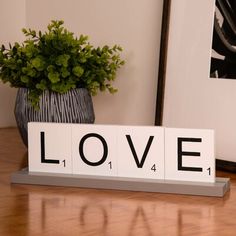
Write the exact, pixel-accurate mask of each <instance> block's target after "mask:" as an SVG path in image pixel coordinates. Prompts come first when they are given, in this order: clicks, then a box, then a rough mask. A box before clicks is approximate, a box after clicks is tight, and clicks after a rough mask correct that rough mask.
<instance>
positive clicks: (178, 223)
mask: <svg viewBox="0 0 236 236" xmlns="http://www.w3.org/2000/svg"><path fill="white" fill-rule="evenodd" d="M26 152H27V150H26V148H25V147H24V146H23V144H22V142H21V140H20V137H19V135H18V131H17V130H16V129H14V128H12V129H0V235H1V236H5V235H11V236H14V235H16V236H21V235H22V236H25V235H30V236H37V235H44V236H47V235H53V236H54V235H55V236H61V235H69V236H73V235H96V236H99V235H104V236H105V235H106V236H113V235H114V236H116V235H121V236H126V235H127V236H128V235H129V236H131V235H135V236H138V235H142V236H144V235H163V236H168V235H170V236H174V235H186V236H191V235H198V236H199V235H208V236H210V235H212V236H217V235H219V236H228V235H234V236H235V235H236V175H234V174H229V173H224V172H217V176H224V177H230V178H231V190H230V192H228V193H227V194H226V195H225V197H224V198H215V197H199V196H185V195H171V194H158V193H144V192H129V191H111V190H92V189H80V188H64V187H48V186H33V185H13V184H11V183H10V174H11V173H12V172H15V171H17V170H19V169H21V168H22V167H24V166H26V165H27V153H26Z"/></svg>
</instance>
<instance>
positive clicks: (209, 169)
mask: <svg viewBox="0 0 236 236" xmlns="http://www.w3.org/2000/svg"><path fill="white" fill-rule="evenodd" d="M207 170H208V171H209V175H211V168H210V167H209V168H208V169H207Z"/></svg>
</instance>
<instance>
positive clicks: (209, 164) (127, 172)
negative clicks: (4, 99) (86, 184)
mask: <svg viewBox="0 0 236 236" xmlns="http://www.w3.org/2000/svg"><path fill="white" fill-rule="evenodd" d="M28 137H29V171H30V172H48V173H65V174H73V175H97V176H116V177H131V178H149V179H160V180H164V179H167V180H181V181H198V182H215V155H214V131H213V130H197V129H175V128H164V127H156V126H153V127H143V126H118V125H117V126H115V125H94V124H58V123H37V122H31V123H29V124H28Z"/></svg>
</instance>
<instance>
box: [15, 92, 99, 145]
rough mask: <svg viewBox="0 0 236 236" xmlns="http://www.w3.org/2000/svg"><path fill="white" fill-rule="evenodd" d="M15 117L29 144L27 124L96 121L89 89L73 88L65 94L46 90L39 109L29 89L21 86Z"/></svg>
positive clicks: (25, 140) (25, 141)
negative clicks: (33, 101)
mask: <svg viewBox="0 0 236 236" xmlns="http://www.w3.org/2000/svg"><path fill="white" fill-rule="evenodd" d="M15 118H16V123H17V126H18V128H19V131H20V135H21V137H22V140H23V142H24V144H25V145H26V146H28V131H27V124H28V122H31V121H36V122H56V123H94V120H95V116H94V110H93V103H92V98H91V96H90V94H89V92H88V90H87V89H84V88H79V89H71V90H70V91H68V92H67V93H65V94H59V93H54V92H50V91H44V92H43V94H42V95H41V97H40V102H39V110H35V109H34V108H33V107H32V106H31V104H30V103H29V101H28V89H26V88H19V89H18V92H17V96H16V104H15Z"/></svg>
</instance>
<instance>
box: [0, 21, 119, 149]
mask: <svg viewBox="0 0 236 236" xmlns="http://www.w3.org/2000/svg"><path fill="white" fill-rule="evenodd" d="M63 24H64V22H63V21H51V23H50V24H49V25H48V30H47V31H46V32H44V33H42V32H41V31H38V32H36V31H35V30H31V29H23V30H22V31H23V33H24V35H25V36H26V40H25V41H24V42H23V43H22V44H20V43H17V42H16V43H15V44H14V45H13V46H11V45H10V44H9V48H6V47H5V46H4V45H2V47H1V49H0V79H1V80H2V81H3V82H4V83H6V82H8V83H10V85H11V86H12V87H16V88H19V89H18V93H17V97H16V105H15V117H16V121H17V125H18V128H19V130H20V134H21V136H22V139H23V142H24V143H25V145H27V142H28V141H27V123H28V122H30V121H41V122H64V123H93V122H94V111H93V105H92V100H91V96H90V95H96V94H97V92H98V91H99V90H100V91H105V90H108V91H109V92H110V93H114V92H116V89H115V88H113V86H112V85H111V82H112V81H113V80H114V79H115V78H116V72H117V69H118V68H120V67H121V66H122V65H123V64H124V61H123V60H121V58H120V52H121V51H122V48H121V47H120V46H117V45H115V46H113V47H109V46H103V47H97V48H95V47H94V46H92V45H91V44H90V43H89V42H88V36H84V35H80V37H78V38H77V37H75V36H74V34H73V33H72V32H69V31H68V30H67V29H66V28H65V27H64V26H63Z"/></svg>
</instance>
